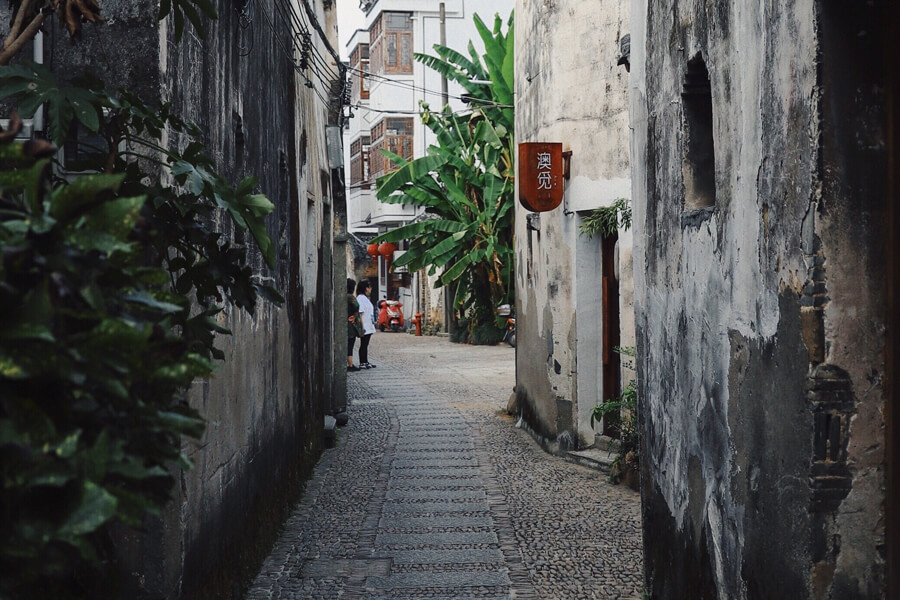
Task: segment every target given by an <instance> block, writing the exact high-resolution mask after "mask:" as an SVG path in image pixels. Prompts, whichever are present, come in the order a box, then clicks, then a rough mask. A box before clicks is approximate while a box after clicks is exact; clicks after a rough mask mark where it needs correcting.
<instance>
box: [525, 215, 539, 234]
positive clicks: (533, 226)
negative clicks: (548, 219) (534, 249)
mask: <svg viewBox="0 0 900 600" xmlns="http://www.w3.org/2000/svg"><path fill="white" fill-rule="evenodd" d="M525 227H527V228H528V229H530V230H531V231H540V230H541V213H528V214H527V215H525Z"/></svg>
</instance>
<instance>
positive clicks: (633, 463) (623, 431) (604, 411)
mask: <svg viewBox="0 0 900 600" xmlns="http://www.w3.org/2000/svg"><path fill="white" fill-rule="evenodd" d="M615 351H616V352H617V353H619V354H621V355H624V356H631V357H634V356H635V348H634V347H625V348H620V347H618V346H617V347H616V348H615ZM606 417H610V418H613V419H618V422H619V454H618V456H617V457H616V459H615V461H613V466H612V469H611V472H610V479H611V480H612V481H613V483H618V481H619V479H621V477H622V475H623V473H624V471H625V469H626V468H629V469H637V465H638V460H639V455H640V447H641V438H640V429H639V427H638V420H637V382H635V381H634V380H632V381H630V382H629V383H628V385H626V386H625V389H624V390H622V394H621V395H620V396H619V397H618V398H617V399H615V400H609V401H605V402H600V403H598V404H597V405H596V406H594V408H593V410H592V411H591V427H595V423H600V422H602V420H603V419H604V418H606Z"/></svg>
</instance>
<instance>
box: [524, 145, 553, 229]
mask: <svg viewBox="0 0 900 600" xmlns="http://www.w3.org/2000/svg"><path fill="white" fill-rule="evenodd" d="M517 179H518V183H519V202H520V203H521V204H522V206H524V207H525V208H527V209H528V210H530V211H532V212H546V211H549V210H553V209H554V208H556V207H557V206H559V205H560V203H561V202H562V195H563V185H562V179H563V153H562V144H560V143H543V142H538V143H536V142H529V143H522V144H519V175H518V178H517Z"/></svg>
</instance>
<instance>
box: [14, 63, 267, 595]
mask: <svg viewBox="0 0 900 600" xmlns="http://www.w3.org/2000/svg"><path fill="white" fill-rule="evenodd" d="M0 81H2V82H3V84H2V85H0V97H13V98H14V99H16V100H17V101H18V103H19V106H20V107H23V108H24V109H25V110H26V112H27V111H32V112H33V109H34V108H36V107H37V106H38V105H39V104H41V103H47V105H48V106H49V107H50V108H51V109H50V110H49V111H48V112H47V114H48V119H49V128H50V131H51V132H53V135H54V137H55V136H57V135H61V136H62V141H64V139H65V133H67V132H68V131H69V124H70V123H71V122H72V120H77V121H79V122H80V123H81V124H82V125H83V126H84V127H86V128H88V129H89V130H91V131H95V132H97V133H98V134H100V135H101V136H102V137H103V138H104V139H105V143H106V146H105V148H100V149H97V154H96V156H95V157H94V158H93V159H92V160H93V162H91V161H89V162H88V163H85V164H83V165H81V166H80V168H82V169H84V172H85V174H83V175H80V176H75V177H68V178H62V177H60V176H59V173H61V165H58V164H57V163H56V162H55V159H54V150H55V149H54V148H53V147H52V146H50V145H49V144H48V143H47V142H40V141H32V142H29V143H26V144H23V143H21V142H15V141H13V140H12V136H11V135H0V139H2V143H0V250H2V258H0V477H2V481H3V487H2V490H0V507H2V510H0V530H2V531H3V532H4V534H3V540H2V545H0V573H2V575H0V597H4V598H33V597H36V596H35V592H36V590H40V591H41V592H42V593H43V596H42V597H48V598H51V597H52V598H70V597H72V598H81V597H111V596H109V595H106V594H107V591H106V590H107V588H106V587H104V586H109V585H111V582H114V581H115V578H114V577H112V576H110V573H109V571H110V566H111V563H110V560H111V554H110V551H109V529H110V527H111V526H112V525H113V524H114V523H117V522H118V523H122V524H124V525H127V526H131V527H139V526H140V525H141V523H142V520H143V518H144V516H145V515H146V514H147V513H154V512H157V511H158V510H159V509H160V508H161V507H162V506H163V505H164V504H165V502H166V501H167V499H168V494H169V489H170V487H171V485H172V483H173V480H174V479H173V473H174V472H175V470H176V469H177V468H179V467H190V462H189V461H188V459H187V458H186V457H185V455H184V454H182V451H181V448H182V438H183V437H184V436H187V437H192V438H198V437H199V436H200V435H201V434H202V432H203V430H204V422H203V420H202V418H201V416H200V415H199V414H198V413H197V411H196V410H194V409H193V408H191V407H189V406H188V405H187V403H186V402H185V393H186V390H187V389H188V388H189V387H190V385H191V384H192V382H193V381H194V380H195V379H196V378H202V377H208V376H209V375H210V374H211V373H212V372H213V370H214V368H215V360H217V359H223V358H224V355H223V353H222V352H221V350H219V349H217V348H216V347H215V345H214V341H215V339H216V335H217V334H227V333H229V332H228V330H227V329H226V328H225V327H224V326H223V324H222V322H223V320H224V319H223V314H224V313H223V311H225V310H227V309H228V307H229V306H233V307H236V308H242V309H246V310H248V311H251V312H252V311H253V310H254V308H255V306H256V303H257V300H258V297H259V296H263V297H266V298H270V299H274V300H276V301H280V300H281V298H280V296H279V295H278V293H277V292H276V291H275V290H274V289H272V288H270V287H267V286H265V285H263V284H262V282H261V281H260V279H259V278H258V277H257V276H255V275H254V274H253V269H252V268H251V264H250V263H249V262H248V259H247V249H246V248H244V247H243V246H241V245H239V244H237V243H235V242H234V241H232V240H231V239H229V238H228V237H226V236H223V235H222V234H221V233H220V232H219V231H217V230H216V228H215V227H213V221H214V220H215V219H216V218H217V217H219V216H225V217H226V218H230V221H231V223H232V224H233V225H234V227H235V228H236V229H237V230H247V231H249V232H250V234H251V235H252V236H253V239H254V240H255V241H256V245H257V246H258V248H259V249H260V252H261V255H262V258H263V259H264V260H265V262H266V263H267V264H268V265H269V266H270V267H271V266H274V261H275V252H274V248H273V244H272V241H271V239H270V238H269V236H268V234H267V233H266V229H265V226H264V222H265V216H266V215H267V214H269V213H270V212H271V211H272V210H273V209H274V206H273V205H272V203H271V202H269V200H268V199H266V198H265V196H263V195H261V194H256V193H254V191H255V188H256V186H257V182H256V179H254V178H252V177H247V178H245V179H243V180H241V181H240V182H238V183H237V185H232V184H231V183H229V182H228V181H226V180H225V179H224V178H222V177H221V176H219V175H218V174H217V173H216V172H215V169H214V165H213V163H212V161H211V160H210V159H209V158H208V157H207V156H206V155H205V154H204V153H203V146H202V144H201V142H200V141H199V139H197V137H198V130H197V128H196V127H194V126H192V125H189V124H187V123H185V122H183V121H182V120H180V119H179V118H178V117H177V116H175V115H173V114H172V112H171V107H170V106H169V105H168V104H165V103H160V104H159V106H157V107H153V106H150V105H148V104H146V103H144V102H142V101H141V100H140V99H138V98H137V97H136V96H134V95H133V94H131V93H128V92H121V93H119V94H117V95H108V94H106V93H104V92H103V91H102V90H103V85H102V84H100V83H99V82H85V81H83V80H82V81H70V82H66V83H65V84H63V85H60V84H59V83H58V82H57V81H56V80H55V79H54V77H53V76H52V74H50V73H48V72H46V71H45V70H43V69H42V68H40V67H37V66H34V65H30V66H27V67H3V68H0ZM54 106H55V107H56V109H54V108H53V107H54ZM164 134H166V135H169V136H171V137H173V138H178V139H182V140H184V142H185V145H184V148H183V150H178V149H172V148H168V147H166V146H165V145H164V142H163V137H164Z"/></svg>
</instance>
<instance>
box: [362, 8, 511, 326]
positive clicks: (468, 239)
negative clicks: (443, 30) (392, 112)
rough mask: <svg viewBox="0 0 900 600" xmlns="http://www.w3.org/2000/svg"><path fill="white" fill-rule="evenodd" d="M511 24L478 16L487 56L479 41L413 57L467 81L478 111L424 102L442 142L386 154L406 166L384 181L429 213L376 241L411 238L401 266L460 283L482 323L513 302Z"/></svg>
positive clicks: (464, 302) (384, 187)
mask: <svg viewBox="0 0 900 600" xmlns="http://www.w3.org/2000/svg"><path fill="white" fill-rule="evenodd" d="M506 25H507V33H506V34H505V35H504V33H503V21H502V19H501V18H500V17H499V16H497V17H496V18H495V21H494V27H493V29H489V28H488V27H487V26H486V25H485V24H484V22H483V21H482V20H481V19H480V18H479V17H478V15H475V26H476V28H477V29H478V32H479V34H480V36H481V39H482V41H483V43H484V47H485V53H484V54H483V55H481V56H479V54H478V53H477V51H476V50H475V46H474V45H473V44H472V43H471V42H469V44H468V55H469V56H468V57H467V56H465V55H463V54H461V53H459V52H457V51H455V50H453V49H451V48H447V47H446V46H440V45H435V46H434V50H435V52H436V53H437V55H438V56H429V55H426V54H416V55H415V58H416V60H418V61H420V62H422V63H423V64H425V65H426V66H428V67H430V68H432V69H434V70H435V71H438V72H439V73H441V74H442V75H444V76H446V77H447V79H450V80H453V81H456V82H457V83H459V84H460V85H461V86H462V88H463V89H464V90H465V93H466V95H467V96H468V98H467V99H468V101H469V104H470V106H471V110H468V111H463V112H460V113H455V112H453V111H452V110H451V109H450V107H447V106H445V107H443V109H442V110H440V111H432V110H431V109H430V107H429V106H428V104H427V103H424V102H423V103H421V113H420V117H421V119H422V122H423V123H424V124H425V125H426V126H427V127H428V128H429V129H430V130H431V131H432V132H434V134H435V136H436V137H437V143H436V144H434V145H431V146H430V147H429V148H428V151H427V154H426V155H425V156H423V157H421V158H417V159H415V160H411V161H409V160H404V159H403V158H402V157H400V156H398V155H396V154H393V153H391V152H387V151H384V150H382V152H383V153H384V155H385V156H387V157H388V158H389V159H390V160H391V161H392V162H393V163H394V164H396V165H399V168H398V169H397V170H395V171H393V172H391V173H388V174H387V175H384V176H382V177H380V178H379V179H378V181H377V197H378V199H379V200H380V201H382V202H386V203H389V204H400V203H404V204H413V205H416V206H420V207H424V208H425V215H424V218H423V219H422V220H419V221H417V222H414V223H411V224H408V225H404V226H402V227H398V228H397V229H394V230H392V231H389V232H387V233H384V234H382V235H380V236H379V237H378V238H376V240H375V241H376V242H380V241H391V242H395V241H400V240H408V242H409V243H408V249H407V251H406V253H405V254H403V256H401V257H400V258H398V259H397V260H396V261H395V262H394V266H404V265H405V266H407V267H408V268H409V269H411V270H417V269H423V268H427V269H428V272H429V274H430V275H436V274H438V273H440V275H439V277H438V280H437V286H438V287H441V286H451V287H455V289H456V293H455V305H456V306H457V307H458V308H459V310H460V311H461V312H462V313H465V312H467V311H468V310H469V309H471V316H472V317H473V321H474V325H481V324H485V323H489V322H491V321H493V319H494V307H495V306H497V305H498V304H502V303H505V302H511V301H512V294H513V290H514V286H513V285H512V277H513V247H512V236H513V214H514V211H513V197H514V172H515V171H514V164H513V156H514V154H513V151H514V147H515V140H514V112H513V93H512V89H513V16H512V15H510V17H509V19H508V21H507V23H506ZM482 59H483V62H482ZM488 80H489V81H490V82H491V83H490V85H488V84H486V83H485V82H486V81H488Z"/></svg>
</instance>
